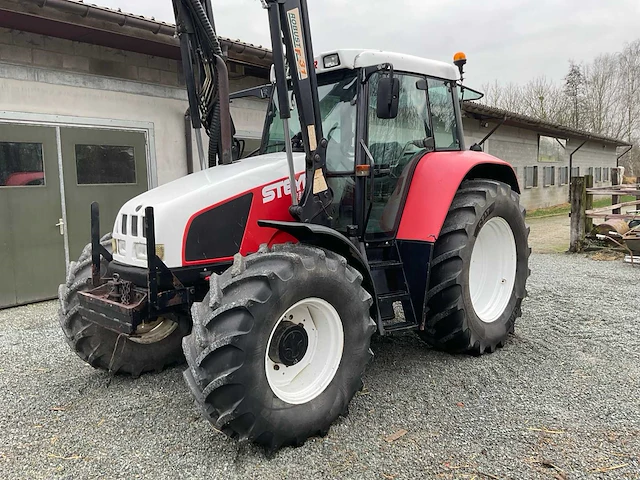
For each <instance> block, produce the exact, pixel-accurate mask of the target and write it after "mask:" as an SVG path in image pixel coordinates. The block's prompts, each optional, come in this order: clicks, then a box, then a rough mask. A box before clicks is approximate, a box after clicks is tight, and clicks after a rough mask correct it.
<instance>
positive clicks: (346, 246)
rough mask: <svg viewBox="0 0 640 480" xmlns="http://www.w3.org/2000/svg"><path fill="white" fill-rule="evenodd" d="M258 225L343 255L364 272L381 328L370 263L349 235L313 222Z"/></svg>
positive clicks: (363, 284) (365, 287) (273, 222)
mask: <svg viewBox="0 0 640 480" xmlns="http://www.w3.org/2000/svg"><path fill="white" fill-rule="evenodd" d="M258 225H260V226H261V227H269V228H275V229H277V230H279V231H282V232H285V233H287V234H289V235H291V236H292V237H294V238H295V239H296V240H298V241H299V242H300V243H305V244H307V245H313V246H315V247H320V248H324V249H326V250H330V251H332V252H335V253H337V254H338V255H341V256H343V257H344V258H345V259H346V260H347V262H348V263H349V265H351V266H352V267H353V268H355V269H356V270H358V271H359V272H360V273H361V274H362V286H363V287H364V289H365V290H366V291H367V292H369V293H370V294H371V296H372V297H373V305H372V307H371V312H372V315H371V316H372V317H373V319H374V320H375V321H376V323H377V324H378V328H380V313H379V310H378V302H377V296H376V291H375V286H374V284H373V277H372V275H371V270H369V264H368V262H367V260H366V259H365V258H364V256H363V255H362V253H360V250H358V248H357V247H356V246H355V245H354V244H353V243H352V242H351V241H350V240H349V239H348V238H347V237H345V236H344V235H342V234H341V233H340V232H338V231H336V230H334V229H333V228H330V227H325V226H324V225H316V224H313V223H300V222H283V221H272V220H259V221H258ZM381 331H382V330H381Z"/></svg>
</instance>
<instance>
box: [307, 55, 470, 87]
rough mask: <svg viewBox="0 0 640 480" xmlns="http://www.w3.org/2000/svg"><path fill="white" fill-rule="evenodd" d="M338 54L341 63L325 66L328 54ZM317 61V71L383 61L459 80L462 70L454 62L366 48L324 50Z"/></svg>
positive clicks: (364, 65) (354, 67) (407, 70)
mask: <svg viewBox="0 0 640 480" xmlns="http://www.w3.org/2000/svg"><path fill="white" fill-rule="evenodd" d="M336 54H337V55H338V57H339V58H340V64H339V65H337V66H335V67H331V68H325V67H324V59H325V57H327V56H331V55H336ZM315 60H316V62H317V66H316V73H324V72H330V71H334V70H340V69H344V68H348V69H356V68H362V67H371V66H375V65H380V64H382V63H390V64H392V65H393V68H394V69H395V70H398V71H400V72H410V73H419V74H422V75H427V76H430V77H438V78H444V79H445V80H459V79H460V72H459V71H458V68H457V67H455V66H454V65H453V64H449V63H446V62H440V61H437V60H429V59H427V58H422V57H415V56H413V55H406V54H404V53H394V52H385V51H382V50H365V49H341V50H334V51H329V52H323V53H321V54H320V55H318V56H317V57H316V58H315Z"/></svg>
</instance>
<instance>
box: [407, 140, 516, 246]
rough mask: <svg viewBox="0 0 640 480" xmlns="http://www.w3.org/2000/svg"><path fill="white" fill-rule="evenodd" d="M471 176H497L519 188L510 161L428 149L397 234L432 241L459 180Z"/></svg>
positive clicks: (464, 152)
mask: <svg viewBox="0 0 640 480" xmlns="http://www.w3.org/2000/svg"><path fill="white" fill-rule="evenodd" d="M473 178H486V179H492V180H498V181H501V182H504V183H506V184H508V185H510V186H511V188H512V189H513V190H514V191H516V192H518V193H519V191H520V189H519V187H518V179H517V177H516V174H515V172H514V171H513V168H512V167H511V165H509V164H508V163H507V162H505V161H503V160H500V159H498V158H496V157H493V156H491V155H488V154H486V153H482V152H474V151H470V150H465V151H459V152H431V153H427V154H426V155H425V156H424V157H422V158H421V159H420V160H419V162H418V164H417V165H416V168H415V171H414V173H413V176H412V177H411V185H410V186H409V191H408V193H407V198H406V200H405V204H404V209H403V211H402V217H401V219H400V224H399V226H398V234H397V238H398V239H399V240H421V241H426V242H435V241H436V240H437V239H438V236H439V235H440V230H441V229H442V225H443V224H444V220H445V218H446V217H447V213H448V212H449V208H450V207H451V202H452V201H453V197H454V196H455V194H456V192H457V191H458V188H459V187H460V184H461V183H462V182H463V181H464V180H470V179H473Z"/></svg>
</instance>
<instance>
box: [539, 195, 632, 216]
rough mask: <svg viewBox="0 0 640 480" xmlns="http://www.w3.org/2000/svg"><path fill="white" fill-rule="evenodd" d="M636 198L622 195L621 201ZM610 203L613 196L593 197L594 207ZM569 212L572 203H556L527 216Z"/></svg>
mask: <svg viewBox="0 0 640 480" xmlns="http://www.w3.org/2000/svg"><path fill="white" fill-rule="evenodd" d="M635 199H636V197H632V196H631V195H623V196H622V197H620V203H623V202H633V201H634V200H635ZM609 205H611V196H606V197H597V196H594V197H593V208H601V207H608V206H609ZM569 212H571V205H570V204H569V203H563V204H561V205H555V206H553V207H547V208H536V209H535V210H531V211H528V212H527V218H540V217H550V216H555V215H567V214H568V213H569Z"/></svg>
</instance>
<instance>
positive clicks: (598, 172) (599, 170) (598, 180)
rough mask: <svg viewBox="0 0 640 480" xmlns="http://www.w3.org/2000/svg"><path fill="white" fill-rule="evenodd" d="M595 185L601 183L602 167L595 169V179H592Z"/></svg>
mask: <svg viewBox="0 0 640 480" xmlns="http://www.w3.org/2000/svg"><path fill="white" fill-rule="evenodd" d="M593 181H594V182H596V183H601V182H602V167H596V173H595V178H594V179H593Z"/></svg>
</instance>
